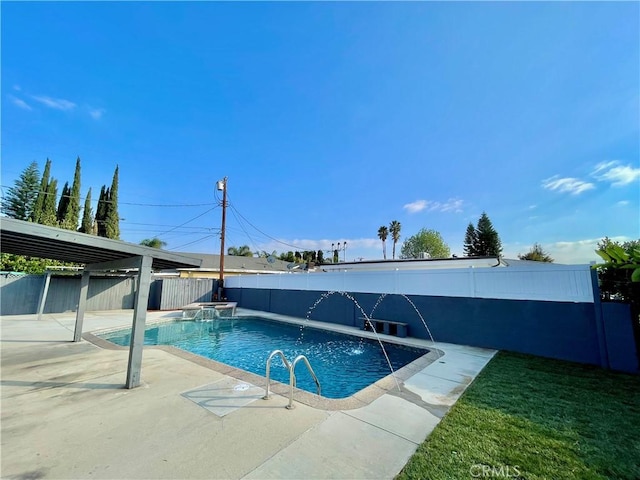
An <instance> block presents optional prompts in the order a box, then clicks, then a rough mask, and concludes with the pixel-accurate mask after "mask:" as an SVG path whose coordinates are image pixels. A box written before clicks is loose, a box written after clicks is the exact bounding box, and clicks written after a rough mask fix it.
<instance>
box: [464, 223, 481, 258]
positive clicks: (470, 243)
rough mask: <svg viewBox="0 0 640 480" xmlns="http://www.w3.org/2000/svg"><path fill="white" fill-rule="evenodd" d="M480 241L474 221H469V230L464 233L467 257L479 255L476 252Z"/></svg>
mask: <svg viewBox="0 0 640 480" xmlns="http://www.w3.org/2000/svg"><path fill="white" fill-rule="evenodd" d="M477 243H478V232H477V231H476V228H475V227H474V226H473V223H471V222H469V225H468V226H467V232H466V233H465V234H464V255H465V257H475V256H476V255H478V253H477V252H476V245H477Z"/></svg>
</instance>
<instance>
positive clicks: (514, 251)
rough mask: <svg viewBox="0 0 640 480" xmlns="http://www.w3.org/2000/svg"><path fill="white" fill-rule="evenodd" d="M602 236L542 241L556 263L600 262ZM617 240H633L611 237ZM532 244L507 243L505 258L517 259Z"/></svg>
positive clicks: (545, 249) (623, 237)
mask: <svg viewBox="0 0 640 480" xmlns="http://www.w3.org/2000/svg"><path fill="white" fill-rule="evenodd" d="M603 238H604V236H602V237H600V238H590V239H585V240H575V241H566V242H550V243H541V244H540V246H541V247H542V249H543V250H544V251H545V252H546V253H548V254H549V255H550V256H551V258H553V260H554V263H559V264H565V265H587V264H589V263H591V262H596V263H597V262H599V261H600V260H601V259H600V257H599V256H598V255H597V254H596V252H595V251H596V250H597V248H598V242H599V241H600V240H602V239H603ZM609 238H611V240H614V241H616V242H620V243H623V242H626V241H629V240H631V239H630V238H628V237H625V236H616V237H609ZM530 248H531V245H522V244H507V245H504V252H503V254H504V258H507V259H517V258H518V254H524V253H527V252H528V251H529V249H530Z"/></svg>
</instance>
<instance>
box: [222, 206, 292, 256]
mask: <svg viewBox="0 0 640 480" xmlns="http://www.w3.org/2000/svg"><path fill="white" fill-rule="evenodd" d="M229 206H230V207H231V210H232V211H234V212H236V213H237V214H238V215H239V216H240V217H241V218H242V219H243V220H244V221H245V222H247V223H248V224H249V225H250V226H251V227H252V228H254V229H255V230H256V231H258V232H259V233H261V234H262V235H264V236H265V237H267V238H269V239H271V240H273V241H274V242H276V243H279V244H281V245H286V246H287V247H292V248H295V249H296V250H302V251H304V250H305V248H302V247H300V246H298V245H291V244H290V243H286V242H283V241H281V240H278V239H277V238H275V237H272V236H271V235H269V234H267V233H264V232H263V231H262V230H260V229H259V228H258V227H256V226H255V225H253V224H252V223H251V222H250V221H249V220H247V218H246V217H245V216H244V215H242V214H241V213H240V212H239V211H238V209H237V208H236V207H235V206H234V205H233V204H232V203H229Z"/></svg>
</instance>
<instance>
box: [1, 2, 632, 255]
mask: <svg viewBox="0 0 640 480" xmlns="http://www.w3.org/2000/svg"><path fill="white" fill-rule="evenodd" d="M639 19H640V4H638V3H637V2H629V3H622V2H601V3H600V2H598V3H595V2H593V3H592V2H583V3H573V2H548V3H546V2H545V3H538V2H506V3H502V2H498V3H484V2H473V3H463V2H453V3H444V2H437V3H436V2H402V3H396V2H375V3H369V2H351V3H341V2H327V3H307V2H298V3H296V2H282V3H271V2H259V3H249V2H241V3H233V2H192V3H187V2H176V3H173V2H172V3H163V2H149V3H142V2H133V3H118V2H108V3H98V2H87V3H76V2H51V3H48V2H43V3H40V2H38V3H36V2H25V3H8V2H2V4H1V21H2V57H1V62H2V64H1V67H2V78H1V79H2V85H1V108H2V110H1V113H2V119H1V120H2V126H1V128H2V145H1V151H2V167H1V173H2V181H1V184H2V191H3V194H4V193H6V189H7V187H10V186H11V185H13V183H14V181H15V179H16V178H17V177H18V175H19V174H20V172H21V171H22V170H23V169H24V168H25V167H26V166H27V165H28V164H29V163H30V162H31V161H33V160H35V161H37V162H38V164H39V166H40V169H41V170H42V168H43V166H44V163H45V160H46V159H47V158H50V159H51V160H52V167H53V168H52V174H53V176H54V177H55V178H57V179H58V182H59V184H60V188H61V185H62V184H64V182H65V181H69V182H70V181H71V180H72V179H73V170H74V166H75V160H76V157H78V156H80V158H81V161H82V194H83V195H85V194H86V192H87V190H88V188H89V187H91V188H92V196H93V199H94V211H95V201H97V198H98V193H99V190H100V187H101V185H103V184H107V185H109V184H110V182H111V177H112V174H113V171H114V168H115V166H116V165H119V168H120V186H119V187H120V188H119V197H120V201H119V211H120V216H121V217H122V221H121V224H120V228H121V237H122V239H123V240H126V241H131V242H134V243H138V242H139V241H140V240H142V239H144V238H151V237H154V236H158V237H159V238H161V239H162V240H164V241H166V242H167V244H168V245H167V247H166V248H167V249H172V250H179V251H190V252H203V253H219V248H220V247H219V230H220V223H221V209H220V206H219V197H217V196H216V195H217V192H216V191H215V184H216V181H217V180H220V179H221V178H223V177H225V176H227V177H228V194H229V202H230V209H229V210H228V215H227V241H226V245H227V246H232V245H233V246H240V245H244V244H246V245H249V246H250V247H251V249H252V250H254V251H257V250H266V251H269V252H271V251H272V250H276V251H277V252H278V253H280V252H284V251H287V250H294V249H295V247H298V249H301V250H302V249H309V250H311V249H313V250H317V249H325V250H328V249H330V248H331V244H332V243H337V242H345V241H346V242H347V250H346V252H342V253H341V257H344V258H346V259H347V260H354V259H357V258H364V259H376V258H381V257H382V246H381V242H380V240H379V239H378V237H377V230H378V228H379V227H380V226H381V225H389V223H390V222H391V221H392V220H398V221H399V222H400V223H401V224H402V232H401V235H402V238H401V240H400V244H399V245H398V246H397V250H398V251H399V249H400V247H401V244H402V242H403V240H404V239H406V238H407V237H409V236H411V235H414V234H415V233H417V232H418V231H419V230H420V229H421V228H428V229H435V230H437V231H439V232H440V233H441V234H442V236H443V238H444V239H445V241H446V242H447V243H448V245H449V246H450V247H451V250H452V253H456V254H458V255H461V254H462V243H463V239H464V233H465V229H466V227H467V225H468V223H469V222H473V223H474V224H475V223H476V222H477V220H478V218H479V216H480V214H481V213H482V212H483V211H486V212H487V214H488V215H489V218H490V219H491V220H492V222H493V225H494V227H495V228H496V230H497V231H498V233H499V235H500V238H501V240H502V243H503V247H504V254H505V256H506V257H507V258H515V256H516V255H517V254H518V253H525V252H526V251H528V249H529V248H530V247H531V245H532V244H533V243H534V242H538V243H540V244H542V246H543V247H544V248H545V250H546V251H547V252H549V253H550V254H551V255H552V256H553V257H554V258H555V259H556V260H557V261H559V262H561V263H587V262H589V261H591V260H596V259H597V256H596V255H595V254H594V253H593V248H594V246H595V243H596V242H597V241H598V240H599V239H601V238H603V237H604V236H609V237H612V238H616V239H620V240H625V239H637V238H639V237H640V225H639V222H640V215H639V211H640V205H639V200H640V188H639V186H640V128H639V127H640V125H639V124H640V120H639V119H640V47H639V45H640V25H639V23H640V20H639ZM387 252H388V256H389V257H390V256H391V243H390V242H389V241H388V242H387Z"/></svg>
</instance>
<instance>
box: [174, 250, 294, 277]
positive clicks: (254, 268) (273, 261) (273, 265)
mask: <svg viewBox="0 0 640 480" xmlns="http://www.w3.org/2000/svg"><path fill="white" fill-rule="evenodd" d="M189 255H190V256H193V257H197V258H199V259H201V260H202V265H200V270H206V271H216V272H217V271H219V269H220V255H216V254H213V253H190V254H189ZM288 266H289V262H284V261H282V260H280V259H277V258H274V257H271V258H265V257H240V256H236V255H225V256H224V269H225V271H229V272H247V273H256V272H265V273H266V272H269V273H273V272H287V271H289V268H288ZM184 269H186V270H193V269H192V268H184Z"/></svg>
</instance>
